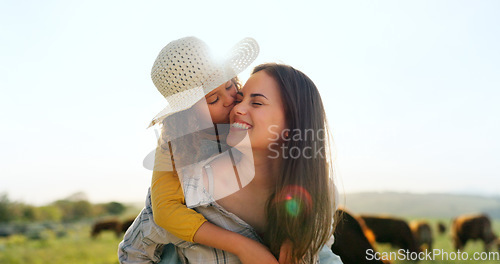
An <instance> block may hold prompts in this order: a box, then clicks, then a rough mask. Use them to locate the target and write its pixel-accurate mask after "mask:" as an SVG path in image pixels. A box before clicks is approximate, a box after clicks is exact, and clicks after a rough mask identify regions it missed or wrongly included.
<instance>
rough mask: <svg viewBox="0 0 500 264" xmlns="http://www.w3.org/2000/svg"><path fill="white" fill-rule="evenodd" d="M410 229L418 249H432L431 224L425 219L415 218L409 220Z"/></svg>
mask: <svg viewBox="0 0 500 264" xmlns="http://www.w3.org/2000/svg"><path fill="white" fill-rule="evenodd" d="M410 229H411V232H412V233H413V238H414V239H415V242H416V243H417V247H419V248H420V251H422V252H424V251H425V249H427V250H428V251H432V241H433V237H432V229H431V226H430V225H429V224H428V223H427V222H425V221H416V220H415V221H411V222H410ZM424 245H425V247H424Z"/></svg>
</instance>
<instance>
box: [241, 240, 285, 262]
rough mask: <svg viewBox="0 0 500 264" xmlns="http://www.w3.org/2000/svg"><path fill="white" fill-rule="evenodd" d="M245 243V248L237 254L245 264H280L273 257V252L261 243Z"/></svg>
mask: <svg viewBox="0 0 500 264" xmlns="http://www.w3.org/2000/svg"><path fill="white" fill-rule="evenodd" d="M252 242H253V243H245V248H242V249H241V250H240V252H239V253H238V254H237V256H238V258H239V259H240V261H241V263H243V264H278V261H277V260H276V258H275V257H274V256H273V254H272V253H271V251H270V250H269V249H268V248H267V247H266V246H264V245H262V244H261V243H259V242H256V241H253V240H252Z"/></svg>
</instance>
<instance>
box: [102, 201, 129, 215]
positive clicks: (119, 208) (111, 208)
mask: <svg viewBox="0 0 500 264" xmlns="http://www.w3.org/2000/svg"><path fill="white" fill-rule="evenodd" d="M125 209H126V207H125V205H123V204H121V203H118V202H110V203H107V204H106V210H107V211H108V213H109V214H112V215H119V214H122V213H123V212H125Z"/></svg>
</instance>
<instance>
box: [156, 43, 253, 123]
mask: <svg viewBox="0 0 500 264" xmlns="http://www.w3.org/2000/svg"><path fill="white" fill-rule="evenodd" d="M258 54H259V45H258V44H257V42H256V41H255V40H254V39H253V38H244V39H242V40H241V41H239V42H238V43H236V45H234V46H233V48H232V49H231V50H230V51H229V52H228V53H227V54H226V56H225V57H223V58H215V57H213V56H212V54H211V52H210V49H209V47H208V45H207V44H206V43H205V42H203V41H202V40H200V39H198V38H195V37H186V38H181V39H178V40H174V41H172V42H170V43H168V44H167V46H165V47H164V48H163V49H162V50H161V51H160V54H158V57H157V58H156V60H155V62H154V64H153V68H152V69H151V79H152V80H153V83H154V85H155V86H156V89H158V91H159V92H160V93H161V94H162V95H163V96H164V97H165V99H166V100H167V102H168V105H167V107H166V108H165V109H163V110H162V111H161V112H160V113H158V114H157V115H156V116H155V117H154V119H153V121H152V122H151V124H150V126H151V125H154V124H155V123H158V121H159V120H161V119H162V118H164V117H166V116H168V115H170V114H173V113H176V112H179V111H182V110H185V109H187V108H189V107H191V106H193V105H194V104H195V103H196V102H198V101H199V100H201V99H202V98H203V97H204V96H205V95H207V94H208V93H209V92H210V91H212V90H214V89H215V88H217V87H219V86H220V85H222V84H224V83H226V82H227V81H229V80H231V79H232V78H234V77H236V76H237V75H238V74H239V73H240V72H241V71H243V70H244V69H245V68H247V67H248V66H249V65H250V64H251V63H252V62H253V61H254V60H255V58H256V57H257V55H258Z"/></svg>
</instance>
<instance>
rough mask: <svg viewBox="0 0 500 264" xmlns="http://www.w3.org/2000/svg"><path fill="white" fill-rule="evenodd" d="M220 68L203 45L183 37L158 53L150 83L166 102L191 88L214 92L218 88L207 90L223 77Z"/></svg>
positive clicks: (206, 46)
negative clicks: (151, 82)
mask: <svg viewBox="0 0 500 264" xmlns="http://www.w3.org/2000/svg"><path fill="white" fill-rule="evenodd" d="M221 66H222V65H221V63H218V62H217V61H216V60H215V58H214V57H213V56H212V54H211V53H210V49H209V47H208V45H207V44H206V43H205V42H203V41H202V40H200V39H198V38H195V37H186V38H182V39H178V40H175V41H172V42H170V43H169V44H168V45H167V46H165V47H164V48H163V49H162V50H161V51H160V54H159V55H158V57H157V58H156V60H155V62H154V64H153V68H152V70H151V79H152V80H153V83H154V84H155V86H156V88H157V89H158V91H159V92H160V93H161V94H162V95H163V96H164V97H165V98H167V100H168V97H170V96H172V95H175V94H178V93H181V92H185V91H187V90H190V89H194V88H199V87H203V88H204V90H205V88H206V89H211V90H213V89H215V88H216V87H217V86H218V85H217V86H216V87H211V86H210V85H209V84H211V83H212V82H214V81H215V80H218V79H220V78H221V77H222V76H223V75H224V73H223V71H224V69H223V68H222V67H221ZM221 84H222V83H221ZM219 85H220V84H219ZM209 91H210V90H209ZM209 91H206V92H209Z"/></svg>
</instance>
